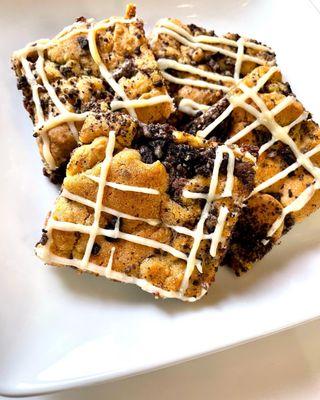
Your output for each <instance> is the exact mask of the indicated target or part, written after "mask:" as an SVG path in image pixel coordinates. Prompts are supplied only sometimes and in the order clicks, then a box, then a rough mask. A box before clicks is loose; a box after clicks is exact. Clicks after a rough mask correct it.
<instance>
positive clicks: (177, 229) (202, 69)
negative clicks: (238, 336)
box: [12, 4, 320, 301]
mask: <svg viewBox="0 0 320 400" xmlns="http://www.w3.org/2000/svg"><path fill="white" fill-rule="evenodd" d="M12 62H13V69H14V71H15V73H16V76H17V79H18V89H20V90H22V93H23V98H24V106H25V108H26V110H27V111H28V113H29V115H30V117H31V119H32V122H33V124H34V131H33V136H34V137H35V138H36V141H37V144H38V147H39V152H40V156H41V158H42V161H43V164H44V173H45V175H47V176H48V177H49V178H50V180H51V181H52V182H55V183H61V182H62V187H61V192H60V194H59V196H58V198H57V200H56V202H55V204H54V206H53V209H52V211H51V212H50V213H49V215H48V217H47V219H46V222H45V226H44V229H43V230H42V236H41V239H40V241H39V242H38V243H37V245H36V254H37V255H38V257H40V259H42V260H43V261H44V262H45V263H46V264H49V265H55V266H71V267H74V268H76V269H77V270H79V271H88V272H91V273H94V274H97V275H101V276H105V277H107V278H109V279H112V280H115V281H121V282H126V283H134V284H136V285H138V286H140V287H141V288H142V289H143V290H145V291H147V292H150V293H152V294H153V295H155V296H156V297H168V298H178V299H180V300H185V301H195V300H198V299H200V298H201V297H202V296H203V295H204V294H206V293H207V291H208V289H209V286H210V285H211V283H212V282H213V281H214V280H215V275H216V272H217V270H218V267H219V266H221V265H228V266H229V267H231V268H232V269H233V270H234V271H235V273H236V274H238V275H239V274H241V272H243V271H247V270H248V269H249V268H251V266H252V264H253V263H254V262H255V261H257V260H259V259H261V258H262V257H263V256H264V255H265V254H266V253H267V252H268V251H270V250H271V248H272V246H273V245H274V244H275V243H277V242H278V241H279V239H280V238H281V237H282V235H283V234H285V233H286V232H287V231H288V230H289V229H290V228H291V227H292V226H293V225H294V224H295V223H296V222H299V221H302V220H303V219H304V218H305V217H307V216H308V215H309V214H311V213H312V212H313V211H315V210H316V209H317V208H318V207H319V205H320V191H319V190H318V189H319V188H320V169H319V164H320V156H319V154H320V129H319V127H318V125H317V124H316V123H315V122H314V121H313V120H312V118H311V115H310V114H309V113H308V112H306V111H305V109H304V108H303V106H302V104H301V103H300V102H299V101H298V100H297V99H296V97H295V96H294V94H293V93H292V91H291V88H290V86H289V84H288V83H287V82H285V81H284V80H283V77H282V75H281V72H280V71H279V68H278V67H277V66H276V61H275V55H274V53H273V51H272V50H271V49H270V48H269V47H267V46H265V45H262V44H261V43H259V42H257V41H256V40H253V39H247V38H245V37H241V36H239V35H237V34H231V33H229V34H227V35H225V36H217V35H216V34H215V32H214V31H208V30H206V29H203V28H200V27H198V26H195V25H184V24H183V23H182V22H180V21H179V20H176V19H171V18H164V19H161V20H160V21H159V22H158V23H157V24H156V26H155V27H154V29H153V31H152V32H151V34H150V36H149V37H148V38H147V37H146V34H145V32H144V26H143V22H142V21H141V20H140V19H138V18H137V17H136V9H135V6H134V5H132V4H129V5H128V6H127V9H126V13H125V16H124V17H111V18H108V19H105V20H103V21H101V22H96V21H94V20H92V19H86V18H83V17H81V18H78V19H77V20H76V22H75V23H73V24H72V25H70V26H68V27H66V28H65V29H63V30H62V32H60V33H59V34H58V35H57V36H55V37H54V38H53V39H51V40H49V39H42V40H38V41H36V42H34V43H30V44H28V45H27V46H26V47H24V48H23V49H21V50H18V51H16V52H15V53H14V54H13V57H12Z"/></svg>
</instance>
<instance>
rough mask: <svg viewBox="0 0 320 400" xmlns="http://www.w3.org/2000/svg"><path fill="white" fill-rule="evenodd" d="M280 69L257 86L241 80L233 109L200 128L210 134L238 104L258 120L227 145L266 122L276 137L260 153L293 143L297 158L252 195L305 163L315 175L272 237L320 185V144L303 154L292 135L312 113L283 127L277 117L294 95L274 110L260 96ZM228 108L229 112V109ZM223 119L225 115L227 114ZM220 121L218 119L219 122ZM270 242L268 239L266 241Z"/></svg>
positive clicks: (233, 97)
mask: <svg viewBox="0 0 320 400" xmlns="http://www.w3.org/2000/svg"><path fill="white" fill-rule="evenodd" d="M277 71H278V68H277V67H271V68H270V69H269V70H268V71H267V73H265V74H264V75H263V76H262V77H261V78H260V79H259V80H258V81H257V83H256V85H255V86H253V87H248V86H247V85H245V84H244V82H242V81H241V82H240V83H239V84H238V88H239V89H241V91H242V94H240V95H239V94H233V95H231V96H229V98H228V99H229V102H230V106H229V107H230V108H229V107H228V108H229V110H228V108H227V109H226V110H225V112H224V113H222V114H221V115H220V117H218V118H217V120H218V123H215V121H214V123H213V124H214V126H213V128H212V126H211V125H212V124H211V125H209V126H208V127H206V128H205V129H204V130H203V131H199V132H198V135H199V136H201V137H206V136H207V135H208V134H209V133H210V132H211V131H212V129H214V128H215V127H216V126H218V125H219V124H220V123H221V122H222V121H223V120H224V119H225V118H226V117H227V116H228V115H229V114H230V112H231V111H232V109H235V108H236V107H240V108H243V109H244V110H246V111H247V112H249V113H250V114H252V115H253V116H254V117H255V118H256V120H255V121H254V122H252V123H251V124H249V125H248V126H246V127H245V128H243V129H242V130H241V131H240V132H238V133H237V134H236V135H234V136H233V137H231V138H229V139H228V140H227V141H226V142H225V144H226V145H230V144H233V143H236V142H237V141H238V140H239V139H241V138H243V137H244V136H246V135H247V134H248V133H249V132H251V131H252V130H253V129H255V128H256V127H258V126H260V125H263V126H265V127H266V128H267V129H268V131H269V132H270V133H271V135H272V138H271V139H270V140H269V141H268V142H267V143H265V144H264V145H263V146H261V148H260V150H259V154H260V155H261V154H263V152H265V151H266V150H268V149H269V148H270V147H271V146H272V145H273V144H275V143H276V142H278V141H280V142H282V143H284V144H285V145H287V146H289V147H290V149H291V151H292V152H293V154H294V155H295V157H296V159H297V161H296V162H295V163H293V164H292V165H290V166H289V167H287V168H286V169H284V170H283V171H280V172H279V173H277V174H275V175H274V176H273V177H271V178H269V179H268V180H266V181H265V182H262V183H261V184H260V185H258V186H257V187H256V188H255V189H254V190H253V192H252V193H251V196H253V195H254V194H257V193H258V192H260V191H262V190H264V189H266V188H268V187H270V186H272V185H273V184H275V183H276V182H278V181H279V180H281V179H284V178H285V177H286V176H288V174H289V173H290V172H293V171H294V170H296V169H297V168H298V167H300V166H303V167H304V168H305V169H306V170H307V171H308V172H309V173H310V174H311V175H312V176H313V177H314V182H313V183H312V184H311V185H310V186H308V187H307V188H306V189H305V190H304V191H303V192H302V193H301V194H300V195H299V196H298V197H297V198H296V199H295V200H293V201H292V202H291V203H290V204H289V205H288V206H286V207H284V209H283V210H282V215H281V216H280V217H279V218H278V219H277V220H276V221H275V222H274V224H273V225H272V227H271V228H270V230H269V232H268V237H272V236H273V235H274V234H275V232H276V231H277V230H278V229H279V227H280V226H281V225H282V223H283V221H284V220H285V217H286V216H287V215H288V214H289V213H291V212H296V211H299V210H301V209H302V208H303V207H304V206H305V205H306V204H307V203H308V201H310V200H311V198H312V196H313V195H314V193H315V191H316V190H317V189H319V188H320V168H319V167H317V166H316V165H314V164H313V163H312V161H311V159H310V157H312V156H313V155H315V154H317V153H318V152H320V145H317V146H316V147H315V148H313V149H312V150H310V151H309V152H307V153H305V154H304V153H302V152H301V151H300V150H299V148H298V146H297V145H296V143H295V142H294V140H293V139H292V138H291V137H290V135H289V133H290V130H291V129H292V128H293V127H294V126H295V125H297V124H299V123H301V122H302V121H304V120H306V119H307V118H308V113H307V112H305V111H304V112H302V113H301V114H300V115H299V116H298V117H297V118H296V119H295V120H294V121H293V122H291V123H290V124H288V125H286V126H281V125H279V124H278V123H277V121H276V120H275V117H276V116H277V115H278V114H279V113H280V112H281V111H283V110H284V109H285V108H286V107H288V106H289V105H291V104H292V103H293V102H294V101H295V97H294V96H288V97H286V98H285V99H284V100H282V101H281V102H280V103H279V104H278V105H277V106H276V107H274V108H273V109H272V110H269V109H268V107H267V105H266V104H265V103H264V101H263V100H262V98H261V97H260V96H259V95H258V91H259V90H260V89H261V88H262V87H263V85H264V84H265V83H266V82H267V81H268V80H269V79H270V78H271V76H272V75H273V74H274V73H275V72H277ZM248 99H251V100H252V101H253V103H254V104H255V105H256V106H257V107H258V109H257V108H255V107H253V106H252V105H250V104H248V103H247V102H246V101H247V100H248ZM227 110H228V111H227ZM223 114H225V115H224V117H223V118H221V116H223ZM217 120H216V121H217ZM266 243H268V241H266Z"/></svg>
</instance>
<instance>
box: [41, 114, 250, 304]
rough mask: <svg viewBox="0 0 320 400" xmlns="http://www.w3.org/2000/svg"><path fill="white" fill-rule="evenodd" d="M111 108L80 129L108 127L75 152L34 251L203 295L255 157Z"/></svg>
mask: <svg viewBox="0 0 320 400" xmlns="http://www.w3.org/2000/svg"><path fill="white" fill-rule="evenodd" d="M109 115H110V116H111V117H110V119H109V120H108V119H105V114H104V113H101V114H100V115H99V114H97V115H93V114H92V115H91V116H90V121H89V122H90V123H89V122H88V123H86V121H85V123H84V125H83V128H82V132H80V135H81V134H82V135H86V134H89V133H90V132H92V129H91V128H92V127H94V126H95V127H96V128H97V131H100V133H101V132H102V131H101V129H103V133H104V136H102V135H100V136H97V137H95V138H93V137H90V139H89V142H91V143H90V144H87V145H83V146H81V147H78V148H77V149H76V150H75V151H74V152H73V155H72V157H71V160H70V162H69V165H68V167H67V175H66V178H65V180H64V183H63V186H62V191H61V194H60V196H59V197H58V199H57V201H56V204H55V206H54V209H53V211H52V212H51V214H50V215H49V217H48V219H47V222H46V225H45V228H44V230H43V235H42V238H41V240H40V242H39V243H38V244H37V246H36V253H37V255H38V256H39V257H40V258H41V259H42V260H43V261H44V262H45V263H48V264H51V265H57V266H73V267H75V268H77V269H79V270H82V271H89V272H92V273H95V274H97V275H102V276H106V277H107V278H110V279H113V280H116V281H121V282H127V283H134V284H136V285H138V286H140V287H141V288H142V289H144V290H146V291H147V292H150V293H153V294H154V295H156V296H159V297H171V298H178V299H181V300H186V301H194V300H197V299H199V298H200V297H202V296H203V295H204V294H205V293H206V292H207V290H208V288H209V286H210V284H211V283H212V282H213V281H214V279H215V273H216V270H217V268H218V266H219V265H220V262H221V260H222V258H223V257H224V255H225V252H226V248H227V245H228V241H229V237H230V236H231V233H232V230H233V227H234V225H235V223H236V220H237V218H238V215H239V210H240V207H241V205H242V202H243V200H244V199H245V198H246V197H247V196H248V195H249V194H250V192H251V190H252V188H253V179H254V172H255V171H254V164H253V163H252V160H251V158H250V157H246V156H245V155H244V154H243V153H241V152H240V151H239V149H238V148H236V147H235V148H234V149H232V148H229V147H227V146H224V145H223V146H217V144H216V143H215V142H214V141H208V140H204V139H201V138H196V137H194V136H192V135H188V134H185V133H183V132H178V131H175V130H174V128H172V127H170V126H169V125H160V124H152V125H144V124H139V123H137V122H136V121H134V120H132V119H131V118H130V117H129V116H124V115H123V114H120V115H119V118H120V119H121V121H120V122H119V123H118V124H116V123H115V116H116V115H117V114H116V113H109ZM88 118H89V117H88ZM123 118H126V121H124V120H123ZM130 119H131V122H132V123H131V124H130ZM102 120H103V121H102ZM101 126H103V128H101ZM125 132H127V135H126V134H125ZM92 140H93V141H92Z"/></svg>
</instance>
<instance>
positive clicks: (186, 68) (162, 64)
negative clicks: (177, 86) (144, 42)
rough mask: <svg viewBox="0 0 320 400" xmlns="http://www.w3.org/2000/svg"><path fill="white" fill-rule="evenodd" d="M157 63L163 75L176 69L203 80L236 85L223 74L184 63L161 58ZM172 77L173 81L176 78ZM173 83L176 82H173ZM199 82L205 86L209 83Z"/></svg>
mask: <svg viewBox="0 0 320 400" xmlns="http://www.w3.org/2000/svg"><path fill="white" fill-rule="evenodd" d="M157 62H158V66H159V68H160V70H161V72H162V73H163V72H164V71H165V70H167V69H175V70H177V71H180V72H189V73H190V74H194V75H198V76H200V77H202V78H206V79H209V80H211V81H217V82H219V81H221V82H229V83H230V84H231V85H232V84H233V83H234V79H233V78H232V77H230V76H225V75H222V74H217V73H214V72H210V71H206V70H204V69H201V68H197V67H193V66H191V65H189V64H183V63H180V62H178V61H175V60H171V59H168V58H159V59H158V60H157ZM166 75H170V74H168V73H166ZM170 77H171V79H172V78H174V77H173V75H170ZM183 79H186V78H183ZM168 80H170V79H168ZM172 82H174V81H172ZM199 82H202V84H203V86H204V85H205V84H206V83H208V82H207V81H199ZM175 83H177V82H175ZM186 84H187V83H186ZM193 86H195V85H193ZM204 87H205V86H204ZM217 88H224V86H222V85H217ZM221 90H222V89H221Z"/></svg>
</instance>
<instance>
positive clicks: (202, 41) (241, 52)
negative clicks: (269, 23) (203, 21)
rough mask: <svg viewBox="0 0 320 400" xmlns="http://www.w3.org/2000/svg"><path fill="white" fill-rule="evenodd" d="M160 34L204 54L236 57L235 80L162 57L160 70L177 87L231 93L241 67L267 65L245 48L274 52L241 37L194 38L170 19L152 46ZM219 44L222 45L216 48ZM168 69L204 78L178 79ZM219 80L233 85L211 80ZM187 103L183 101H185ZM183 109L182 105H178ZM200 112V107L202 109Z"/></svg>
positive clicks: (155, 35)
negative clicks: (210, 53) (230, 48)
mask: <svg viewBox="0 0 320 400" xmlns="http://www.w3.org/2000/svg"><path fill="white" fill-rule="evenodd" d="M160 34H166V35H169V36H171V37H173V38H174V39H176V40H177V41H178V42H180V43H181V44H183V45H185V46H188V47H191V48H201V49H203V50H205V51H211V52H213V53H220V54H223V55H225V56H228V57H231V58H234V59H235V60H236V62H235V68H234V75H233V77H230V76H225V75H222V74H218V73H213V72H209V71H204V70H203V69H201V68H197V67H193V66H191V65H188V64H183V63H180V62H177V61H175V60H171V59H167V58H160V59H159V60H158V65H159V68H160V70H161V71H162V74H163V76H164V78H165V79H167V80H168V81H169V82H172V83H175V84H178V85H189V86H195V87H201V88H207V89H213V90H222V91H223V92H228V91H229V90H230V87H231V86H232V84H234V83H236V82H238V81H239V79H240V72H241V67H242V64H243V62H244V61H251V62H254V63H257V64H258V65H263V64H266V61H265V60H264V59H262V58H259V57H254V56H250V55H248V54H245V48H246V47H247V48H251V49H255V50H258V51H269V52H271V51H272V50H271V49H270V48H269V47H267V46H263V45H260V44H257V43H253V42H250V41H248V40H245V39H244V38H242V37H240V38H239V39H238V40H237V41H235V40H231V39H227V38H223V37H216V36H208V35H198V36H193V35H191V34H190V33H189V32H188V31H186V30H185V29H184V28H182V27H181V26H179V25H177V24H175V23H174V22H173V21H171V20H170V19H168V18H163V19H161V20H160V21H159V22H158V23H157V25H156V28H155V29H154V31H153V34H152V40H151V44H152V45H155V43H156V41H157V39H158V36H159V35H160ZM216 45H220V46H221V47H220V46H216ZM225 45H227V46H232V47H235V48H236V51H232V50H228V49H226V48H224V47H223V46H225ZM167 69H173V70H176V71H181V72H188V73H190V74H193V75H198V76H200V77H202V78H205V79H206V80H204V79H201V80H200V79H191V78H179V77H176V76H173V75H172V74H169V73H168V72H165V71H166V70H167ZM210 80H211V81H216V82H221V83H223V82H225V83H228V82H229V83H230V85H229V86H228V85H223V84H214V83H211V82H209V81H210ZM183 100H184V99H183ZM178 107H179V109H180V105H179V106H178ZM199 109H200V108H199ZM180 111H182V112H186V113H187V114H190V115H194V113H192V110H191V112H190V108H188V107H187V108H185V107H183V106H182V107H181V109H180Z"/></svg>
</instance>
